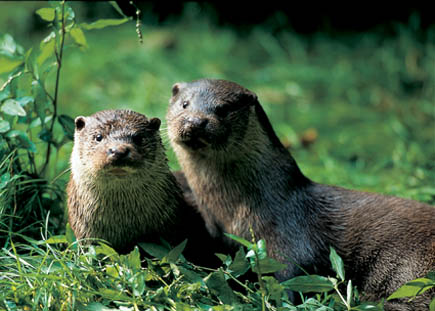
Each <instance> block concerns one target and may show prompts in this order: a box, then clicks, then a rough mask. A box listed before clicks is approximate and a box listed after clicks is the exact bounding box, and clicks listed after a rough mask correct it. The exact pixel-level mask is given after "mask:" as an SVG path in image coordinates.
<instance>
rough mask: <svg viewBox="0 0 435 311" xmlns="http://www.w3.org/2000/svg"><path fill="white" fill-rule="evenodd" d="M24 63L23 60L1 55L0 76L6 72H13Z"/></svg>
mask: <svg viewBox="0 0 435 311" xmlns="http://www.w3.org/2000/svg"><path fill="white" fill-rule="evenodd" d="M22 63H23V60H22V59H18V58H15V57H10V56H6V55H2V54H0V74H2V73H5V72H11V71H12V70H14V69H15V68H17V67H18V66H20V65H21V64H22Z"/></svg>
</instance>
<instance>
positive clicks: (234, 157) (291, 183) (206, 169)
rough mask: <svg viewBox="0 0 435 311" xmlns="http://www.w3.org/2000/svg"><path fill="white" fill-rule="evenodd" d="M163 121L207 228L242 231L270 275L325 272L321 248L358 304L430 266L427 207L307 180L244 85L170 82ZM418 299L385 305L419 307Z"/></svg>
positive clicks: (431, 215)
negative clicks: (280, 265) (347, 280)
mask: <svg viewBox="0 0 435 311" xmlns="http://www.w3.org/2000/svg"><path fill="white" fill-rule="evenodd" d="M167 123H168V134H169V138H170V141H171V144H172V146H173V148H174V150H175V153H176V155H177V157H178V160H179V162H180V165H181V167H182V169H183V171H184V173H185V175H186V178H187V181H188V183H189V186H190V187H191V188H192V191H193V194H194V197H195V199H196V202H197V204H198V206H199V210H200V211H201V213H202V216H203V217H204V219H205V221H206V224H207V227H208V229H209V231H210V232H211V233H212V234H213V235H214V236H221V234H222V232H229V233H232V234H235V235H238V236H241V237H244V238H246V239H249V238H250V233H249V228H250V227H252V228H253V231H254V233H255V236H256V238H257V239H259V238H263V239H265V240H266V243H267V246H268V251H269V255H270V256H271V257H273V258H275V259H277V260H280V261H281V262H284V263H286V264H288V268H287V269H286V270H284V271H283V272H281V273H279V274H278V275H277V276H278V278H279V279H281V280H284V279H288V278H291V277H293V276H295V275H297V274H299V273H300V270H299V269H298V268H297V265H295V264H294V263H297V264H298V265H301V266H303V267H305V268H311V271H313V270H316V269H317V270H324V269H327V267H329V260H328V254H329V246H333V247H335V248H336V249H337V251H339V253H340V254H341V256H343V259H344V261H345V264H346V269H347V272H348V276H350V277H351V278H352V279H353V280H354V281H356V285H357V286H358V287H359V289H360V290H361V291H363V292H364V293H365V298H366V299H372V300H373V299H375V300H378V299H380V298H384V297H387V296H388V295H389V294H391V293H392V292H393V291H394V290H396V289H397V288H398V287H399V286H400V285H402V284H403V283H405V282H407V281H410V280H412V279H415V278H417V277H422V276H424V275H425V274H426V273H427V272H428V271H430V270H433V269H434V268H435V263H434V262H435V209H434V208H433V207H431V206H429V205H426V204H423V203H419V202H416V201H411V200H406V199H401V198H396V197H389V196H382V195H378V194H371V193H364V192H357V191H351V190H346V189H342V188H339V187H333V186H327V185H322V184H318V183H315V182H313V181H311V180H310V179H308V178H307V177H306V176H304V174H303V173H302V172H301V171H300V169H299V168H298V166H297V164H296V162H295V160H294V159H293V157H292V156H291V155H290V153H289V152H288V151H287V150H286V149H285V148H284V147H283V145H282V144H281V142H280V140H279V139H278V137H277V136H276V134H275V132H274V131H273V128H272V126H271V124H270V122H269V120H268V118H267V116H266V114H265V112H264V110H263V109H262V107H261V106H260V104H259V102H258V100H257V96H256V95H255V94H254V93H253V92H251V91H249V90H247V89H245V88H244V87H241V86H240V85H238V84H236V83H233V82H229V81H224V80H211V79H203V80H198V81H194V82H191V83H177V84H175V85H174V86H173V88H172V98H171V100H170V107H169V110H168V113H167ZM227 243H229V244H231V243H232V242H231V241H229V240H228V239H227ZM427 303H428V299H427V298H426V301H424V302H421V301H418V300H415V301H414V304H410V305H409V306H408V305H407V304H402V305H401V306H398V307H395V306H394V305H393V303H390V304H389V306H390V310H393V309H394V310H396V309H395V308H397V310H421V309H422V308H424V307H423V306H427ZM386 307H387V308H388V306H387V305H386Z"/></svg>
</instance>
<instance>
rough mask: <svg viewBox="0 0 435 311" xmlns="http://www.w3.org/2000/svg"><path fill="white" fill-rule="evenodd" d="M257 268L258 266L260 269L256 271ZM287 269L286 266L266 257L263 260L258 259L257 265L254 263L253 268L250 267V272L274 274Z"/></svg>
mask: <svg viewBox="0 0 435 311" xmlns="http://www.w3.org/2000/svg"><path fill="white" fill-rule="evenodd" d="M258 266H260V269H258ZM285 268H287V265H285V264H283V263H280V262H279V261H277V260H275V259H273V258H270V257H266V258H264V259H260V263H259V264H257V263H256V262H255V264H254V266H253V267H252V271H254V272H255V273H261V274H265V273H275V272H278V271H281V270H283V269H285Z"/></svg>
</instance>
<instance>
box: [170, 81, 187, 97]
mask: <svg viewBox="0 0 435 311" xmlns="http://www.w3.org/2000/svg"><path fill="white" fill-rule="evenodd" d="M184 84H185V83H183V82H177V83H175V84H174V85H173V86H172V97H174V96H176V95H177V94H178V93H179V92H180V90H181V89H182V88H183V87H184Z"/></svg>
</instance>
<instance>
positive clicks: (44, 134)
mask: <svg viewBox="0 0 435 311" xmlns="http://www.w3.org/2000/svg"><path fill="white" fill-rule="evenodd" d="M38 137H39V139H40V140H42V141H45V142H47V143H49V142H51V140H52V138H53V133H52V132H50V130H48V129H46V128H43V129H42V130H41V131H40V132H39V133H38Z"/></svg>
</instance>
